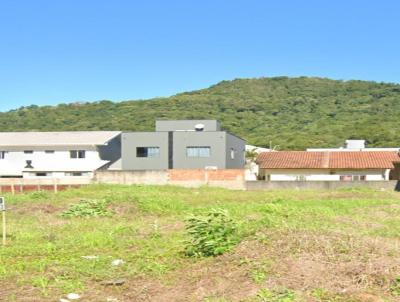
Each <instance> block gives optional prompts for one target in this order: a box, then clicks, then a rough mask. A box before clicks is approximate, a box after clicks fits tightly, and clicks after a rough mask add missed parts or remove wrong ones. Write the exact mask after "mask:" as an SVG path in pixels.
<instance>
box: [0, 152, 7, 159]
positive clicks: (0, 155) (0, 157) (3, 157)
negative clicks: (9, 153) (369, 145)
mask: <svg viewBox="0 0 400 302" xmlns="http://www.w3.org/2000/svg"><path fill="white" fill-rule="evenodd" d="M5 158H6V151H0V159H5Z"/></svg>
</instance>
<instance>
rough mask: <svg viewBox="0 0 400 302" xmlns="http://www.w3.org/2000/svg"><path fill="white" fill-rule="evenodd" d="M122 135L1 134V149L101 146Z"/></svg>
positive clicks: (110, 132)
mask: <svg viewBox="0 0 400 302" xmlns="http://www.w3.org/2000/svg"><path fill="white" fill-rule="evenodd" d="M120 134H121V132H120V131H63V132H0V147H1V146H3V147H5V146H7V147H22V146H99V145H105V144H107V143H108V142H109V141H110V140H112V139H113V138H115V137H116V136H118V135H120Z"/></svg>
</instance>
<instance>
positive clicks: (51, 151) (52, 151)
mask: <svg viewBox="0 0 400 302" xmlns="http://www.w3.org/2000/svg"><path fill="white" fill-rule="evenodd" d="M44 153H46V154H54V150H45V151H44Z"/></svg>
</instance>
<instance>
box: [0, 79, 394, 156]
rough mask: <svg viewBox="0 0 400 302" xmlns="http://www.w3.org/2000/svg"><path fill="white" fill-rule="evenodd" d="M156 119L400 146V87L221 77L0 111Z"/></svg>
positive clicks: (320, 142) (149, 126)
mask: <svg viewBox="0 0 400 302" xmlns="http://www.w3.org/2000/svg"><path fill="white" fill-rule="evenodd" d="M155 119H219V120H220V121H221V122H222V125H223V127H224V128H225V129H226V130H228V131H230V132H232V133H234V134H236V135H239V136H241V137H243V138H245V139H246V140H247V141H248V143H250V144H256V145H265V146H267V145H269V142H270V141H272V144H273V145H279V146H280V149H304V148H306V147H327V146H340V145H341V144H342V143H343V142H344V140H345V139H347V138H364V139H367V141H368V142H369V146H400V85H398V84H387V83H375V82H366V81H336V80H330V79H322V78H306V77H300V78H287V77H276V78H260V79H239V80H234V81H223V82H221V83H218V84H216V85H214V86H211V87H210V88H207V89H202V90H197V91H193V92H187V93H181V94H178V95H175V96H172V97H169V98H157V99H151V100H145V101H126V102H119V103H113V102H110V101H101V102H94V103H84V104H82V103H74V104H63V105H58V106H44V107H38V106H29V107H23V108H20V109H17V110H12V111H9V112H4V113H0V129H1V131H33V130H44V131H51V130H58V131H60V130H130V131H142V130H150V131H151V130H153V129H154V121H155Z"/></svg>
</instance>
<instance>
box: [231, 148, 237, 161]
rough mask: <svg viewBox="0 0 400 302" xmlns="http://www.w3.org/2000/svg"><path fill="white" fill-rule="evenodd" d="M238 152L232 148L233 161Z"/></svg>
mask: <svg viewBox="0 0 400 302" xmlns="http://www.w3.org/2000/svg"><path fill="white" fill-rule="evenodd" d="M235 154H236V150H235V149H233V148H231V159H235Z"/></svg>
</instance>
